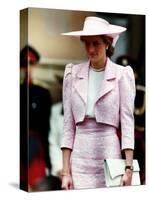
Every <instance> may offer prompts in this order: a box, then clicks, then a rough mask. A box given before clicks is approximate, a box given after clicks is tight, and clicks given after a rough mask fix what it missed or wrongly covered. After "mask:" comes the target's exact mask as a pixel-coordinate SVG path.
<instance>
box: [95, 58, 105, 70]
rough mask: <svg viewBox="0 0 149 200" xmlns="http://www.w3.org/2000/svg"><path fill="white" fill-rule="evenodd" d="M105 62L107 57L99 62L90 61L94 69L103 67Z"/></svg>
mask: <svg viewBox="0 0 149 200" xmlns="http://www.w3.org/2000/svg"><path fill="white" fill-rule="evenodd" d="M106 63H107V58H105V59H103V60H102V61H99V62H91V67H92V68H95V69H97V70H98V69H101V68H105V66H106Z"/></svg>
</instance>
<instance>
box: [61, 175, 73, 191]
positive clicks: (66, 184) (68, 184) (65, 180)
mask: <svg viewBox="0 0 149 200" xmlns="http://www.w3.org/2000/svg"><path fill="white" fill-rule="evenodd" d="M62 189H63V190H71V189H73V181H72V176H71V175H64V176H63V177H62Z"/></svg>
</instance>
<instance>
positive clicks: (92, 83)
mask: <svg viewBox="0 0 149 200" xmlns="http://www.w3.org/2000/svg"><path fill="white" fill-rule="evenodd" d="M104 72H105V71H95V70H94V69H93V68H92V67H90V71H89V84H88V95H87V111H86V116H87V117H95V112H94V105H95V101H96V97H97V94H98V93H99V90H100V89H101V83H102V81H103V78H104Z"/></svg>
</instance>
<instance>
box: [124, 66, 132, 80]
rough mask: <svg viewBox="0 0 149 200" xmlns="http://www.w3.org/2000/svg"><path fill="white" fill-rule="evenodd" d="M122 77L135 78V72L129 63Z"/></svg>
mask: <svg viewBox="0 0 149 200" xmlns="http://www.w3.org/2000/svg"><path fill="white" fill-rule="evenodd" d="M122 77H123V78H128V79H132V80H134V72H133V69H132V67H131V66H129V65H127V66H126V67H124V70H123V75H122Z"/></svg>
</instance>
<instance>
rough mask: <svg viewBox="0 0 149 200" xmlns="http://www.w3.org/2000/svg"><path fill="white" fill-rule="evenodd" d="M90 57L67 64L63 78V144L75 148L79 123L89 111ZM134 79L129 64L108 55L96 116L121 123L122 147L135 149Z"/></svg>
mask: <svg viewBox="0 0 149 200" xmlns="http://www.w3.org/2000/svg"><path fill="white" fill-rule="evenodd" d="M88 76H89V61H88V62H85V63H81V64H78V65H73V64H68V65H66V69H65V73H64V82H63V106H64V136H63V140H62V145H61V147H62V148H63V147H67V148H70V149H73V143H74V138H75V129H76V124H77V123H79V122H82V121H83V120H84V118H85V114H86V105H87V91H88ZM134 99H135V80H134V74H133V70H132V68H131V67H130V66H127V67H123V66H120V65H117V64H115V63H113V62H112V61H111V60H110V59H109V58H108V60H107V64H106V68H105V76H104V80H103V82H102V86H101V90H100V91H97V99H96V102H95V118H96V121H97V122H99V123H104V124H108V125H112V126H114V127H115V128H118V127H119V124H121V149H122V150H123V149H126V148H130V149H134V115H133V111H134Z"/></svg>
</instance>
